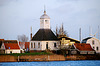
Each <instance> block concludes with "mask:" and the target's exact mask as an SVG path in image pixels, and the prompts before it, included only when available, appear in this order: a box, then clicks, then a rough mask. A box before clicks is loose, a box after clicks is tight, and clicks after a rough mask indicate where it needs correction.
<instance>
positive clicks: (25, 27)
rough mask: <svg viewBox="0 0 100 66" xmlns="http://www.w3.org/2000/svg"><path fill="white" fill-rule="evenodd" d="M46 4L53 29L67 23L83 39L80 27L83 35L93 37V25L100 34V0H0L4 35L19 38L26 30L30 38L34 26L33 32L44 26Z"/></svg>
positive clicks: (0, 32) (75, 36) (0, 29)
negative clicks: (41, 21)
mask: <svg viewBox="0 0 100 66" xmlns="http://www.w3.org/2000/svg"><path fill="white" fill-rule="evenodd" d="M44 5H45V9H46V13H47V15H48V16H49V17H50V23H51V29H52V31H55V29H56V26H58V27H60V26H61V24H62V23H63V25H64V30H66V31H67V32H68V35H69V37H71V38H73V39H77V40H79V28H81V30H82V31H81V32H82V39H84V38H87V37H89V34H90V30H89V27H91V29H92V32H91V34H93V35H94V34H95V33H96V32H97V31H99V34H100V28H99V30H98V26H99V27H100V0H0V39H6V40H16V39H17V36H18V35H23V34H25V35H26V36H27V37H28V38H29V40H30V33H31V31H30V28H31V26H32V33H33V36H34V34H35V33H36V32H37V31H38V30H39V28H40V16H41V15H43V11H44ZM99 37H100V35H99ZM96 38H98V33H97V34H96Z"/></svg>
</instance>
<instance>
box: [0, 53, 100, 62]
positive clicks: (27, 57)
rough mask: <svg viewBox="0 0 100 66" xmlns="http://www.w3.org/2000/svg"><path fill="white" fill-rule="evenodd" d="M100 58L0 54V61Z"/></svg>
mask: <svg viewBox="0 0 100 66" xmlns="http://www.w3.org/2000/svg"><path fill="white" fill-rule="evenodd" d="M78 60H80V61H81V60H100V55H67V56H66V57H64V56H63V55H24V56H19V57H18V56H11V55H0V62H51V61H78Z"/></svg>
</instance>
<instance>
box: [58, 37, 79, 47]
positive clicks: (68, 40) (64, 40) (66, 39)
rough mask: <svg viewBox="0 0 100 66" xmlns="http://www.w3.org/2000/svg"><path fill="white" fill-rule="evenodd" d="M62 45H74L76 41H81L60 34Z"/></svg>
mask: <svg viewBox="0 0 100 66" xmlns="http://www.w3.org/2000/svg"><path fill="white" fill-rule="evenodd" d="M58 38H59V40H60V43H61V45H72V44H74V43H80V41H78V40H76V39H73V38H70V37H67V36H66V35H60V36H59V37H58Z"/></svg>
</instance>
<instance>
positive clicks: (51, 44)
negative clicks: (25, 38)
mask: <svg viewBox="0 0 100 66" xmlns="http://www.w3.org/2000/svg"><path fill="white" fill-rule="evenodd" d="M39 42H40V48H38V43H39ZM47 42H48V49H50V50H58V46H59V45H60V41H31V42H30V43H32V44H33V48H32V47H31V44H30V50H46V43H47ZM34 43H35V48H34ZM54 43H56V47H54Z"/></svg>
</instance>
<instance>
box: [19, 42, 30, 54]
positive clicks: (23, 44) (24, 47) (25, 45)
mask: <svg viewBox="0 0 100 66" xmlns="http://www.w3.org/2000/svg"><path fill="white" fill-rule="evenodd" d="M29 45H30V42H19V46H20V49H21V53H24V52H25V51H29Z"/></svg>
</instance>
